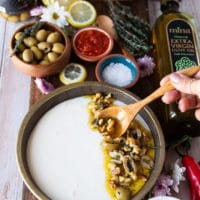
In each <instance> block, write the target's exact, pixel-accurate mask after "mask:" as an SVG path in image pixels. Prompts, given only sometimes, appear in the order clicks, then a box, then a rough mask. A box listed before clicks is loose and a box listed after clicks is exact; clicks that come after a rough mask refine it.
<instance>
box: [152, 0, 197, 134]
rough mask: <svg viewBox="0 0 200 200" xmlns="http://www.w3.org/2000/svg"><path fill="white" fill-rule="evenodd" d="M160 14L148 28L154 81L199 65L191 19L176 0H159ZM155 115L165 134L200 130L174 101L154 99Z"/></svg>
mask: <svg viewBox="0 0 200 200" xmlns="http://www.w3.org/2000/svg"><path fill="white" fill-rule="evenodd" d="M160 3H161V11H162V14H161V16H159V17H158V19H157V20H156V22H155V24H154V26H153V28H152V36H153V44H154V55H155V60H156V62H157V66H156V72H155V73H156V78H158V80H157V81H158V82H159V81H160V80H161V79H162V78H163V77H164V76H165V75H167V74H169V73H172V72H175V71H178V70H181V69H184V68H187V67H191V66H194V65H199V52H200V46H199V42H198V36H197V30H196V28H195V22H194V18H193V17H192V16H190V15H188V14H186V13H183V12H180V11H179V2H178V0H160ZM157 103H158V106H159V109H157V110H158V111H157V114H158V116H159V119H160V122H161V125H162V127H163V129H164V130H163V131H164V133H165V134H166V137H172V136H175V137H177V135H178V136H183V135H185V134H187V135H195V134H198V133H200V122H199V121H197V120H196V119H195V117H194V113H193V111H188V112H185V113H181V112H180V111H179V110H178V107H177V103H174V104H170V105H165V104H164V103H162V102H161V101H158V102H157Z"/></svg>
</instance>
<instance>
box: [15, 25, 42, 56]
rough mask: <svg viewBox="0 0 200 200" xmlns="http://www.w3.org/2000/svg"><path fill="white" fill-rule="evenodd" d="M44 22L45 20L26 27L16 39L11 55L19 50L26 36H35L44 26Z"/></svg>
mask: <svg viewBox="0 0 200 200" xmlns="http://www.w3.org/2000/svg"><path fill="white" fill-rule="evenodd" d="M44 24H45V22H38V23H36V24H34V25H32V26H30V27H27V28H25V29H24V31H23V33H22V35H21V36H20V38H19V40H16V41H15V46H14V49H13V53H12V55H11V56H13V55H14V54H16V53H18V52H19V47H20V45H21V44H22V43H23V40H24V38H26V37H29V36H31V37H35V35H36V33H37V31H38V30H40V29H41V28H42V27H43V26H44Z"/></svg>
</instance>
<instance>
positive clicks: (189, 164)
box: [182, 155, 200, 200]
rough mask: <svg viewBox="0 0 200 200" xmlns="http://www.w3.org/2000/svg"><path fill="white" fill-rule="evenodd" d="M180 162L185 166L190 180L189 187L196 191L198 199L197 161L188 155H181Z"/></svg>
mask: <svg viewBox="0 0 200 200" xmlns="http://www.w3.org/2000/svg"><path fill="white" fill-rule="evenodd" d="M182 163H183V165H184V166H185V167H186V174H187V177H188V179H189V181H190V184H191V187H192V188H193V189H194V191H195V193H196V200H200V166H199V164H198V162H197V161H196V160H195V159H194V158H193V157H192V156H189V155H186V156H183V158H182ZM191 192H193V191H191ZM192 198H193V197H191V199H192Z"/></svg>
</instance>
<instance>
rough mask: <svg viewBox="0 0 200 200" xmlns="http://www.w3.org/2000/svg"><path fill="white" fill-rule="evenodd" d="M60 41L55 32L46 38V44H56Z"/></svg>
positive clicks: (60, 37) (57, 33)
mask: <svg viewBox="0 0 200 200" xmlns="http://www.w3.org/2000/svg"><path fill="white" fill-rule="evenodd" d="M61 41H62V36H61V34H60V33H59V32H57V31H55V32H53V33H50V34H49V35H48V37H47V42H49V43H56V42H61Z"/></svg>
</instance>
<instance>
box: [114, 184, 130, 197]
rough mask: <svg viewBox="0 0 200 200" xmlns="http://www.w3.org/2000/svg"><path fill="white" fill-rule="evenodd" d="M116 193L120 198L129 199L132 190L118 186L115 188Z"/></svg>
mask: <svg viewBox="0 0 200 200" xmlns="http://www.w3.org/2000/svg"><path fill="white" fill-rule="evenodd" d="M115 195H116V197H117V199H118V200H129V199H130V195H131V192H130V190H127V189H125V188H123V187H117V188H116V190H115Z"/></svg>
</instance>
